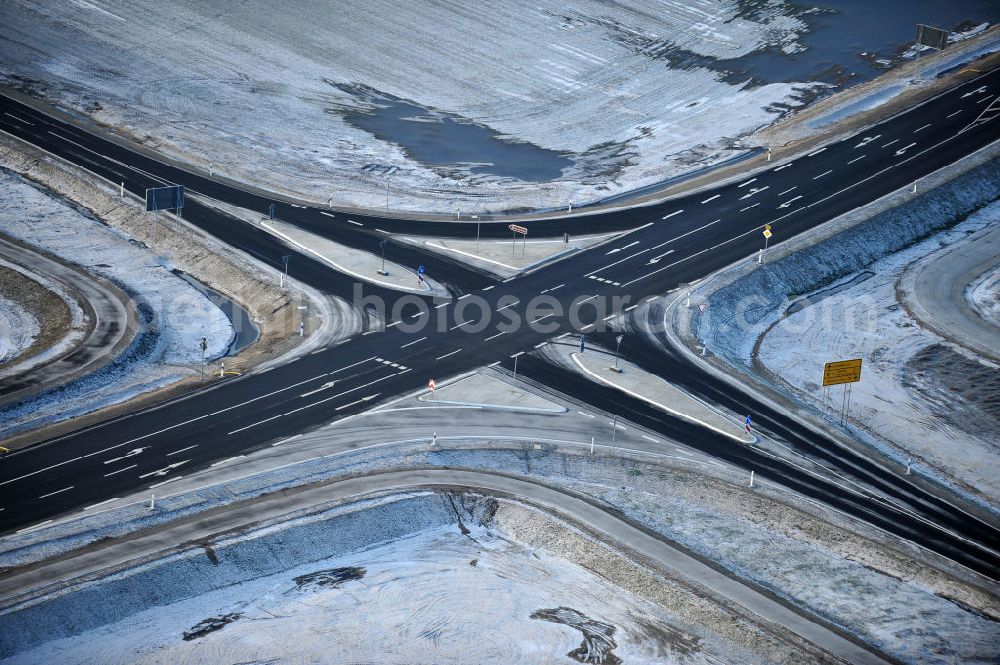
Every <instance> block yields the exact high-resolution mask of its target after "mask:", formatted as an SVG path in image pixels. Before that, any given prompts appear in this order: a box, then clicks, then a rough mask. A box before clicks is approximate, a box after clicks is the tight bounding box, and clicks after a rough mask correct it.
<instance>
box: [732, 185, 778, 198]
mask: <svg viewBox="0 0 1000 665" xmlns="http://www.w3.org/2000/svg"><path fill="white" fill-rule="evenodd" d="M770 188H771V186H770V185H765V186H763V187H751V188H750V191H749V192H747V193H746V194H744V195H743V196H741V197H740V201H742V200H743V199H748V198H750V197H751V196H753V195H754V194H756V193H757V192H763V191H764V190H765V189H770Z"/></svg>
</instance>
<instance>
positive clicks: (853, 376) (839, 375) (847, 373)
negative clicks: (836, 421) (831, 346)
mask: <svg viewBox="0 0 1000 665" xmlns="http://www.w3.org/2000/svg"><path fill="white" fill-rule="evenodd" d="M860 380H861V358H854V359H852V360H838V361H835V362H829V363H826V364H825V365H823V387H824V388H826V387H829V386H837V385H841V384H842V385H843V386H844V397H843V400H842V401H841V406H840V422H841V424H843V423H844V421H845V420H846V419H847V415H848V413H849V412H850V409H851V384H853V383H857V382H858V381H860Z"/></svg>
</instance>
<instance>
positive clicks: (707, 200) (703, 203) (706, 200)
mask: <svg viewBox="0 0 1000 665" xmlns="http://www.w3.org/2000/svg"><path fill="white" fill-rule="evenodd" d="M720 196H722V194H716V195H715V196H710V197H708V198H707V199H705V200H704V201H702V202H701V204H702V205H705V204H706V203H708V202H709V201H714V200H715V199H717V198H719V197H720Z"/></svg>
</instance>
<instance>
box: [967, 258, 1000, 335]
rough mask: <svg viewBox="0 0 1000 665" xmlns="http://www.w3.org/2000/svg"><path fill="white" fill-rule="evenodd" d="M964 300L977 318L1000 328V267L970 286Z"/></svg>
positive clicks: (985, 274)
mask: <svg viewBox="0 0 1000 665" xmlns="http://www.w3.org/2000/svg"><path fill="white" fill-rule="evenodd" d="M965 298H966V300H968V301H969V304H970V305H971V306H972V309H974V310H975V311H976V313H977V314H979V316H981V317H983V319H985V320H986V321H989V322H990V323H992V324H993V325H995V326H997V327H998V328H1000V266H998V267H997V268H995V269H993V270H990V271H989V272H986V273H984V274H983V275H981V276H980V277H979V278H978V279H976V280H975V281H974V282H973V283H972V284H970V285H969V288H968V289H967V290H966V292H965Z"/></svg>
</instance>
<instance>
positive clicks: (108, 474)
mask: <svg viewBox="0 0 1000 665" xmlns="http://www.w3.org/2000/svg"><path fill="white" fill-rule="evenodd" d="M137 466H139V465H138V464H133V465H132V466H126V467H124V468H121V469H118V470H117V471H112V472H111V473H106V474H104V477H105V478H107V477H108V476H113V475H115V474H116V473H121V472H122V471H128V470H129V469H134V468H135V467H137Z"/></svg>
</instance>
